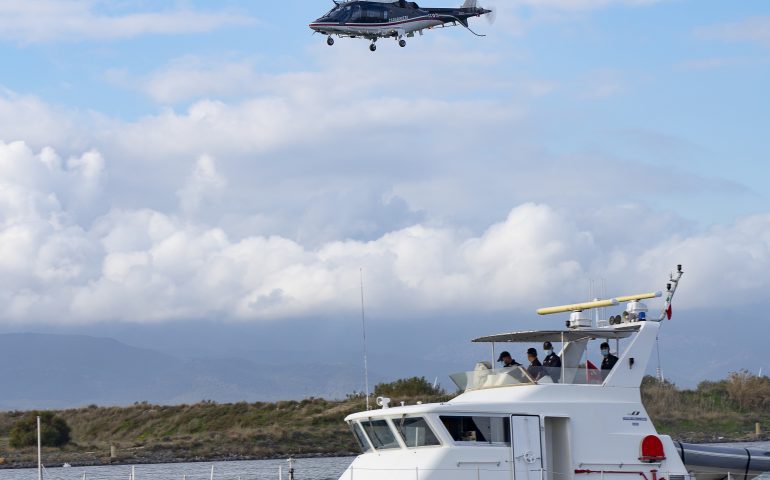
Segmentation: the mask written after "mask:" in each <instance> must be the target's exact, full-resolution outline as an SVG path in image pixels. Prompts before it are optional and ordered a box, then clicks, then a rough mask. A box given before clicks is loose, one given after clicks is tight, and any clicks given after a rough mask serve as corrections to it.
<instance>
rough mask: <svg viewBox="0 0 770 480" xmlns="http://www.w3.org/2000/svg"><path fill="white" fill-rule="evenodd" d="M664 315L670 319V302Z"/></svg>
mask: <svg viewBox="0 0 770 480" xmlns="http://www.w3.org/2000/svg"><path fill="white" fill-rule="evenodd" d="M666 316H667V317H668V319H669V320H671V304H670V303H669V304H668V308H667V309H666Z"/></svg>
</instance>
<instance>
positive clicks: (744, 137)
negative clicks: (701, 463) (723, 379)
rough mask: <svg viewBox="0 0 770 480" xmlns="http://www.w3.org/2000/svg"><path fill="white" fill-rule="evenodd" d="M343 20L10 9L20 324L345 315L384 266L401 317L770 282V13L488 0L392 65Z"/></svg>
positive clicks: (208, 10) (377, 296) (132, 9)
mask: <svg viewBox="0 0 770 480" xmlns="http://www.w3.org/2000/svg"><path fill="white" fill-rule="evenodd" d="M423 3H425V5H426V6H428V5H429V6H443V5H442V4H441V2H439V1H433V0H431V1H425V2H423ZM458 3H459V1H458ZM329 6H330V5H329V3H327V2H321V1H299V0H291V1H283V2H264V1H259V2H242V1H217V2H203V1H199V2H196V1H178V2H163V5H162V6H161V7H159V6H158V2H145V1H136V2H124V1H117V0H115V1H112V0H102V1H97V0H62V1H52V0H39V1H28V2H24V4H22V5H19V4H18V2H10V1H0V13H1V14H2V19H1V20H0V31H2V33H0V55H1V56H2V58H3V59H4V62H3V67H2V70H1V71H2V74H1V75H0V87H2V89H3V91H2V94H0V141H2V144H0V147H1V148H0V185H1V186H2V189H0V191H1V192H3V195H2V197H1V198H2V201H0V212H2V215H3V230H2V233H0V250H2V252H3V255H6V259H5V260H4V261H1V262H0V286H2V290H0V291H1V292H2V300H3V301H2V303H1V304H2V305H4V307H2V308H4V309H5V312H4V313H5V315H4V318H5V319H6V320H4V321H5V322H8V323H9V324H12V325H22V326H24V325H34V324H38V323H40V322H50V321H51V317H52V316H56V318H57V322H61V323H65V324H89V323H101V322H111V321H123V322H125V321H128V322H133V321H137V322H145V323H148V322H149V323H151V322H161V323H162V322H170V321H184V320H185V319H189V318H193V317H194V318H197V319H200V318H204V319H205V318H215V319H224V320H228V321H263V320H270V321H273V320H280V319H285V318H300V317H302V318H304V317H307V316H309V315H310V316H312V315H313V314H314V313H317V312H320V313H322V314H324V315H335V314H338V313H345V314H347V313H350V312H353V311H355V308H356V305H355V302H351V301H350V298H354V297H353V296H352V295H350V294H351V292H353V291H354V290H355V289H356V288H357V278H358V277H357V274H358V271H359V268H361V267H363V268H365V269H366V270H367V272H369V273H368V275H369V276H370V277H372V278H373V281H374V282H375V283H376V284H377V286H376V287H374V289H373V290H374V291H373V299H372V302H373V308H375V309H377V308H380V309H381V310H382V311H386V310H388V309H389V308H390V306H392V305H393V304H394V303H395V304H397V305H399V307H398V308H395V309H393V310H392V311H390V310H388V313H387V315H392V316H398V315H400V314H403V313H406V312H410V313H414V312H417V313H419V314H425V315H440V314H441V313H442V312H446V311H452V312H456V311H474V310H477V309H483V310H485V311H494V312H500V311H507V310H516V309H521V310H524V311H531V310H533V309H534V308H536V307H538V306H542V305H540V303H541V302H546V301H561V300H562V299H561V298H556V294H558V295H560V296H563V297H564V296H566V297H569V298H565V299H563V300H568V301H572V300H573V299H575V298H574V297H579V296H583V295H584V294H585V292H586V284H587V281H588V279H589V278H607V279H608V280H609V281H611V282H617V284H618V287H617V288H618V289H634V290H636V289H638V288H644V289H646V288H649V287H650V286H653V287H654V285H650V284H651V283H653V282H659V281H658V279H659V278H660V277H661V276H662V275H663V276H664V275H665V273H666V272H667V271H668V269H670V268H671V266H673V265H674V264H676V263H678V262H685V263H686V262H688V261H689V262H690V263H691V264H692V263H694V267H693V268H694V269H695V272H696V273H697V278H698V280H697V281H696V283H695V285H694V287H697V290H698V291H701V292H707V293H709V294H711V295H712V296H716V295H718V294H719V292H720V289H719V288H718V285H717V283H718V282H716V281H715V277H719V278H735V279H739V280H740V281H736V282H734V285H735V287H734V288H735V291H730V292H728V293H729V294H730V297H731V298H734V299H735V301H736V302H738V301H746V299H750V301H752V302H753V301H757V300H756V299H757V298H758V297H759V296H760V295H761V294H762V292H766V291H767V289H768V288H769V287H770V275H768V274H767V272H768V271H770V269H768V268H767V267H770V265H768V263H770V242H768V240H767V238H770V198H769V197H768V194H767V191H766V187H765V184H766V183H767V180H768V179H770V174H769V172H768V169H769V168H770V167H769V166H768V165H769V164H770V162H768V153H769V152H770V149H769V148H768V146H767V132H768V127H770V114H768V111H769V108H770V95H768V93H767V85H768V84H770V82H768V80H770V70H769V69H770V64H769V62H770V34H768V33H767V32H769V31H770V6H769V5H767V3H766V2H763V1H759V0H754V1H742V2H721V1H702V0H699V1H694V0H690V1H687V0H658V1H655V0H649V1H633V0H625V1H624V0H542V1H538V0H521V1H513V0H490V2H488V5H487V6H492V7H495V8H496V9H497V10H498V16H497V21H496V23H495V24H494V25H489V24H487V22H485V21H484V20H478V21H476V22H475V23H474V28H475V29H476V30H478V31H481V32H484V33H486V34H487V36H486V37H485V38H477V37H474V36H472V35H470V34H469V33H468V32H467V31H464V30H462V29H447V30H443V31H441V30H438V31H430V32H427V34H426V35H425V36H424V37H418V38H414V39H409V45H408V46H407V48H405V49H400V48H397V46H396V45H395V44H393V43H391V42H383V44H382V45H381V47H380V49H379V50H378V51H377V52H376V53H374V54H372V53H370V52H369V51H368V49H367V48H366V43H365V42H361V41H356V40H341V41H339V42H337V44H336V45H335V46H334V47H332V48H329V47H327V46H326V45H325V42H324V38H323V37H322V36H319V35H312V34H311V32H310V30H309V29H308V28H307V24H308V22H309V21H311V20H313V19H314V18H316V17H317V16H319V15H321V14H322V13H324V12H325V11H326V10H327V9H328V8H329ZM747 272H748V273H747ZM533 277H538V279H537V281H532V278H533ZM656 285H657V284H656ZM549 290H553V292H549ZM695 290H696V288H694V289H693V291H695ZM554 292H555V293H554ZM682 296H683V297H684V298H683V305H684V306H685V308H691V307H694V306H696V305H699V300H698V299H697V298H696V296H695V295H694V294H689V295H688V294H687V293H686V292H683V293H682ZM136 298H143V299H144V301H143V302H136ZM577 299H579V298H577Z"/></svg>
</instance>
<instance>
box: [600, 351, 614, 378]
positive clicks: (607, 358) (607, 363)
mask: <svg viewBox="0 0 770 480" xmlns="http://www.w3.org/2000/svg"><path fill="white" fill-rule="evenodd" d="M599 348H601V350H602V357H604V360H602V378H607V375H609V374H610V370H612V367H614V366H615V364H616V363H618V357H616V356H615V355H613V354H611V353H610V344H609V343H607V342H604V343H602V344H601V346H600V347H599Z"/></svg>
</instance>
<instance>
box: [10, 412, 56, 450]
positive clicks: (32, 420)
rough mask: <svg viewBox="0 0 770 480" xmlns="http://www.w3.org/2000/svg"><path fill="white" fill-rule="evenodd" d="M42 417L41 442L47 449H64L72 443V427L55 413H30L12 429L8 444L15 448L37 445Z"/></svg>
mask: <svg viewBox="0 0 770 480" xmlns="http://www.w3.org/2000/svg"><path fill="white" fill-rule="evenodd" d="M38 416H39V417H40V428H41V434H40V440H41V443H42V444H43V446H45V447H62V446H64V445H66V444H68V443H69V441H70V427H69V425H67V422H65V421H64V419H63V418H61V417H57V416H56V415H54V414H53V412H30V413H28V414H26V415H25V416H24V417H22V418H21V419H20V420H18V421H17V422H16V423H14V425H13V426H12V427H11V431H10V433H9V435H8V437H9V438H8V442H9V444H10V445H11V447H13V448H25V447H33V446H35V445H37V417H38Z"/></svg>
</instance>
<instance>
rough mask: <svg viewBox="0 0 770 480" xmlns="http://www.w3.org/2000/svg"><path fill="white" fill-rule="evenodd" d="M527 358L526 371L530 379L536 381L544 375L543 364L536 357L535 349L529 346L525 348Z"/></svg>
mask: <svg viewBox="0 0 770 480" xmlns="http://www.w3.org/2000/svg"><path fill="white" fill-rule="evenodd" d="M527 359H528V360H529V366H528V367H527V373H528V374H529V376H530V377H532V380H535V381H538V380H540V379H541V378H543V376H544V375H545V372H544V371H543V364H542V363H540V360H538V359H537V350H535V349H534V348H530V349H529V350H527Z"/></svg>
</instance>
